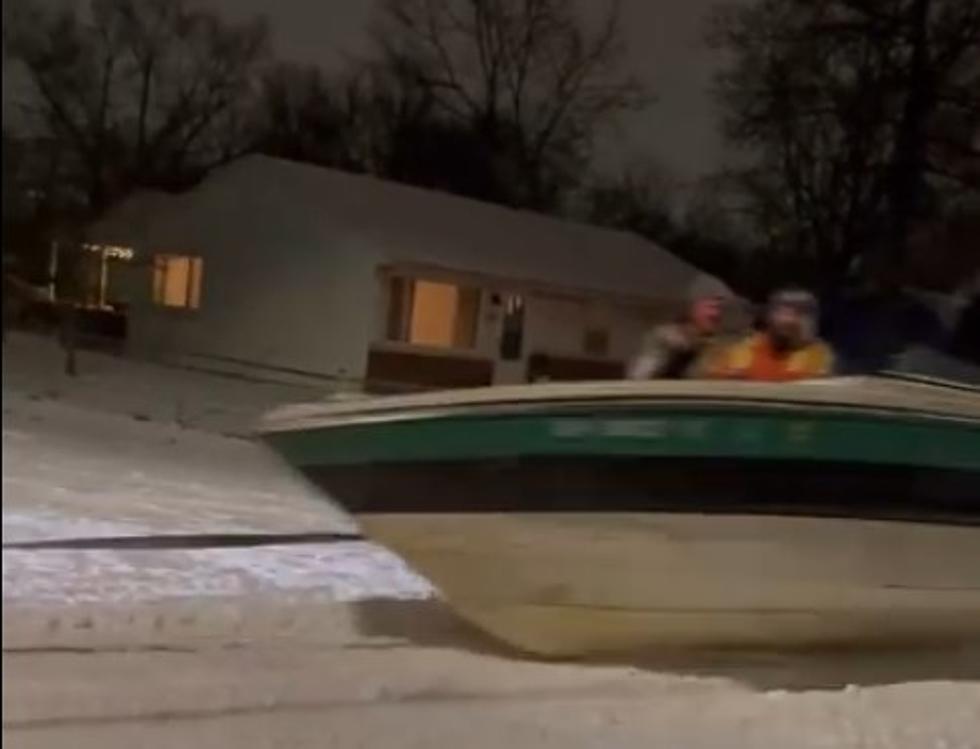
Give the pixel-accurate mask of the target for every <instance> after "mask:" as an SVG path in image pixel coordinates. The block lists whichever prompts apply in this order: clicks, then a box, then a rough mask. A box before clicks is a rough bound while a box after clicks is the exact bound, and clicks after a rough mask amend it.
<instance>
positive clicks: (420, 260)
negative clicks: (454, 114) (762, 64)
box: [100, 155, 731, 301]
mask: <svg viewBox="0 0 980 749" xmlns="http://www.w3.org/2000/svg"><path fill="white" fill-rule="evenodd" d="M161 201H169V203H168V204H167V206H165V207H166V211H165V213H166V214H167V215H168V218H167V219H166V220H164V218H163V217H162V216H161V217H160V219H159V220H160V221H161V222H162V223H167V224H169V225H170V226H175V225H178V226H179V225H180V224H181V223H182V222H181V221H179V220H177V219H178V218H179V211H180V210H181V206H187V205H189V204H191V203H194V202H195V201H196V202H197V203H198V204H199V205H198V210H201V209H200V205H202V204H207V205H208V206H211V207H210V208H207V209H205V210H210V211H212V212H215V211H220V212H221V213H222V214H223V215H221V216H215V219H214V221H215V223H218V224H220V223H221V222H222V221H224V220H226V217H227V215H229V214H230V213H231V212H233V211H234V210H235V208H234V207H233V206H232V205H229V204H230V203H235V202H236V201H237V204H238V206H239V210H240V212H241V214H242V215H243V216H245V218H243V219H242V220H246V221H247V220H250V219H249V218H247V216H249V215H252V214H255V213H256V210H255V209H256V207H260V208H259V210H258V213H260V214H261V215H260V216H259V217H258V220H260V221H261V222H262V223H263V224H265V225H269V223H270V222H272V224H273V225H279V226H289V227H290V228H291V229H295V227H297V226H304V227H312V230H313V231H317V230H318V227H322V228H321V236H323V237H327V236H333V237H335V236H336V235H337V231H338V228H339V229H340V231H341V232H342V233H343V234H344V235H345V236H347V237H348V238H349V239H351V240H352V241H350V242H347V243H346V244H347V245H348V247H353V248H354V251H356V252H358V253H361V254H368V255H370V256H371V260H372V262H376V263H378V264H391V265H397V264H406V265H414V266H433V267H438V268H443V269H447V270H452V271H456V272H465V273H472V274H477V275H482V276H489V277H495V278H503V279H508V280H516V281H521V282H525V283H539V284H542V285H545V286H547V287H550V288H556V289H565V290H577V291H591V292H599V293H611V294H616V295H620V296H629V297H632V298H637V299H649V300H657V301H665V300H679V299H683V298H686V297H687V296H689V295H690V294H693V293H700V292H719V293H725V294H730V293H731V292H730V291H729V290H728V288H727V287H726V286H725V285H724V284H723V283H722V282H721V281H719V280H717V279H715V278H714V277H712V276H709V275H707V274H705V273H703V272H701V271H700V270H699V269H697V268H695V267H694V266H692V265H690V264H688V263H686V262H684V261H683V260H681V259H680V258H678V257H676V256H674V255H672V254H671V253H670V252H668V251H666V250H665V249H664V248H662V247H660V246H659V245H657V244H654V243H653V242H650V241H648V240H645V239H643V238H641V237H639V236H637V235H635V234H631V233H629V232H623V231H614V230H610V229H603V228H599V227H595V226H590V225H587V224H582V223H577V222H573V221H567V220H562V219H558V218H554V217H551V216H546V215H543V214H539V213H533V212H530V211H523V210H515V209H511V208H507V207H503V206H498V205H493V204H490V203H484V202H480V201H477V200H472V199H469V198H463V197H459V196H456V195H451V194H448V193H443V192H437V191H433V190H426V189H422V188H418V187H412V186H409V185H404V184H400V183H396V182H390V181H385V180H382V179H378V178H376V177H370V176H365V175H358V174H351V173H349V172H343V171H340V170H336V169H328V168H324V167H319V166H314V165H310V164H303V163H298V162H293V161H286V160H283V159H276V158H272V157H268V156H261V155H250V156H245V157H242V158H240V159H238V160H236V161H234V162H232V163H231V164H228V165H227V166H224V167H222V168H220V169H217V170H215V171H214V172H213V173H212V174H211V175H210V176H209V177H208V178H207V179H206V180H205V181H204V182H203V183H202V184H201V185H199V186H198V187H196V188H194V189H193V190H191V191H190V192H188V193H184V194H182V195H180V196H175V197H169V196H162V197H161V196H160V195H159V194H156V195H154V194H148V193H144V194H142V195H136V196H134V197H133V198H131V199H130V201H127V202H126V203H124V204H123V205H121V206H120V208H119V209H118V212H117V214H116V215H113V216H112V217H110V218H109V219H108V220H107V221H105V222H103V226H104V227H107V228H108V227H111V228H112V229H111V234H112V236H111V237H106V239H107V240H110V239H111V240H113V241H121V240H119V238H118V236H117V235H118V233H119V232H120V231H123V232H125V231H130V229H129V227H140V228H142V225H141V224H140V219H139V218H138V217H139V216H142V215H145V212H146V211H154V212H157V213H160V209H161V207H162V206H161ZM104 233H105V230H100V234H104ZM359 240H363V241H359ZM318 250H319V248H318Z"/></svg>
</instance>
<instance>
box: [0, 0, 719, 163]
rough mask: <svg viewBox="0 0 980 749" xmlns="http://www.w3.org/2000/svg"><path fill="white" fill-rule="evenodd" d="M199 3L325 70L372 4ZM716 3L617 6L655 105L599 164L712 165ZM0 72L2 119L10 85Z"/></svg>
mask: <svg viewBox="0 0 980 749" xmlns="http://www.w3.org/2000/svg"><path fill="white" fill-rule="evenodd" d="M13 1H16V0H13ZM49 1H50V2H58V0H49ZM199 1H200V2H202V3H204V4H206V5H210V6H212V7H214V8H216V9H220V10H221V12H222V13H223V14H225V15H226V16H227V17H229V18H240V17H244V16H248V15H253V14H258V13H261V14H264V15H266V16H267V17H268V18H269V20H270V21H271V23H272V26H273V29H274V33H275V44H276V50H277V53H278V55H279V56H280V57H282V58H292V59H296V60H299V61H304V62H315V63H318V64H321V65H323V66H325V67H332V66H338V65H340V64H342V61H343V59H344V56H345V54H352V55H357V54H358V53H361V52H363V51H364V50H365V47H366V30H365V27H366V25H367V22H368V20H369V19H370V18H371V14H372V11H373V7H374V0H274V1H273V0H199ZM582 1H583V2H587V3H589V4H591V3H593V2H596V1H597V0H582ZM717 2H718V0H621V3H622V12H623V28H624V32H625V34H626V38H627V42H628V44H629V64H630V66H631V68H632V69H633V71H634V72H635V74H636V75H638V76H639V77H640V78H641V79H642V80H643V81H644V82H645V83H646V84H647V85H648V86H649V87H650V89H651V91H652V92H653V93H654V94H655V95H656V97H657V102H656V103H655V104H654V105H653V106H652V107H651V108H650V109H649V110H648V111H647V112H645V113H642V114H639V115H635V116H632V117H631V119H629V120H628V121H626V122H624V124H623V126H622V127H620V128H617V129H616V131H614V132H612V133H610V134H609V137H608V143H607V144H606V145H605V146H604V147H603V149H602V154H603V155H604V158H605V161H606V162H608V163H610V164H615V163H618V162H619V161H620V160H622V159H623V158H628V159H630V160H635V159H636V158H637V157H640V158H645V159H651V160H652V161H654V162H655V163H656V164H658V165H660V166H661V167H664V168H665V169H667V170H668V172H669V173H670V174H672V175H673V176H674V177H676V178H677V179H679V180H681V181H688V180H693V179H696V178H697V177H698V176H699V175H702V174H704V173H706V172H709V171H711V170H713V169H715V168H717V167H718V166H719V164H720V162H721V160H722V146H721V142H720V137H719V135H718V129H717V123H718V118H717V116H716V113H715V110H714V106H713V102H712V98H711V96H710V92H709V88H710V85H711V79H712V72H713V70H714V68H715V65H716V63H717V58H715V57H714V56H713V55H712V54H711V53H710V52H709V51H708V50H707V49H706V48H705V45H704V43H703V41H702V29H703V17H704V15H705V13H706V12H707V11H708V10H709V9H710V8H711V7H712V6H713V5H715V4H716V3H717ZM5 67H6V66H5ZM4 72H5V75H4V89H5V90H4V97H3V99H4V119H5V120H6V119H7V115H8V103H9V101H8V100H9V98H10V91H8V90H7V89H8V84H9V83H11V81H10V79H9V76H8V75H7V74H6V72H7V71H6V70H5V71H4ZM13 88H14V87H11V89H12V90H13Z"/></svg>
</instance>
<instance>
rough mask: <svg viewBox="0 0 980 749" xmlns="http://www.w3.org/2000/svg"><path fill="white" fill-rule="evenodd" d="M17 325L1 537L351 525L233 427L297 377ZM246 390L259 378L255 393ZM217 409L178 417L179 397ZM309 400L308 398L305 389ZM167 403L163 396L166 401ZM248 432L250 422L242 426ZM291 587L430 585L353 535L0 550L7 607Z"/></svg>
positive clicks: (345, 591) (6, 373) (378, 591)
mask: <svg viewBox="0 0 980 749" xmlns="http://www.w3.org/2000/svg"><path fill="white" fill-rule="evenodd" d="M82 356H83V359H82V370H81V372H82V373H81V376H80V377H79V378H77V379H71V378H66V377H64V376H63V375H62V374H61V370H60V361H59V358H58V352H57V350H56V347H54V346H53V344H51V343H50V342H48V341H43V340H33V339H31V338H30V337H29V336H15V337H14V339H13V341H11V342H8V346H7V347H6V348H5V350H4V357H3V542H4V545H5V547H6V546H7V545H8V544H12V543H18V542H25V541H40V540H53V539H78V538H112V537H120V536H159V535H168V534H236V533H262V534H302V533H317V532H341V533H345V532H346V533H350V532H352V531H355V530H356V528H355V526H354V524H353V521H351V520H350V519H349V518H348V517H347V516H345V515H344V514H343V513H342V512H341V511H340V510H338V509H337V508H335V507H334V506H333V505H331V504H330V503H329V502H327V501H325V498H324V497H322V496H321V495H319V494H318V492H316V491H314V490H313V489H312V488H311V487H309V486H307V485H306V484H305V483H303V482H302V481H301V480H299V479H298V478H296V477H295V476H294V475H292V474H291V473H290V472H289V471H288V469H287V468H286V467H285V466H283V465H282V464H280V463H279V461H278V460H277V459H276V458H275V457H274V456H273V455H271V454H270V453H269V452H267V451H266V450H265V449H264V448H263V447H262V446H261V445H259V444H257V443H255V442H253V441H251V440H247V439H243V438H238V437H229V436H226V434H224V433H223V432H225V431H226V430H227V429H228V427H229V425H230V424H233V423H234V425H235V426H237V427H239V428H243V427H244V426H245V425H246V424H247V419H251V418H254V416H255V415H257V413H258V412H259V411H261V410H262V408H264V407H268V405H273V404H275V403H281V402H285V401H287V400H288V399H289V396H293V397H294V398H295V397H296V395H297V393H296V388H294V387H291V386H283V387H282V389H281V390H278V391H277V390H275V388H276V387H278V386H274V385H270V386H265V385H262V384H256V383H248V382H245V381H240V380H233V379H228V378H224V377H219V376H214V375H204V374H201V373H194V372H185V371H182V370H178V369H170V368H164V367H155V366H153V365H150V364H145V363H138V362H131V361H127V360H124V359H117V358H115V357H109V356H103V355H98V354H88V353H85V354H83V355H82ZM249 388H253V389H254V390H255V393H254V398H253V397H251V393H250V390H249ZM178 396H179V397H181V398H183V403H184V404H185V405H184V406H183V408H184V412H185V413H187V412H188V406H187V405H186V404H188V403H193V404H195V405H194V408H193V409H191V410H193V412H195V413H198V414H204V413H211V414H212V416H213V417H214V418H212V419H210V420H207V419H203V418H202V419H199V420H198V421H197V423H194V422H193V420H190V421H189V422H188V420H183V421H182V422H181V423H178V422H177V421H176V420H175V416H174V413H175V411H174V409H172V408H169V407H167V406H166V404H167V403H168V402H172V401H173V399H174V398H175V397H178ZM307 397H310V395H309V394H307ZM168 399H169V400H168ZM243 431H244V430H243ZM265 591H278V592H283V591H287V592H297V593H303V594H309V595H313V596H316V597H320V598H327V599H331V600H352V599H358V598H369V597H406V596H408V597H416V596H425V595H428V594H429V593H430V589H429V587H428V585H427V584H426V583H425V582H424V581H423V580H421V579H420V578H418V577H417V576H416V575H414V574H413V573H412V572H411V571H409V570H408V569H407V568H406V567H405V566H404V565H403V564H402V563H401V562H400V561H399V560H398V559H396V558H395V557H393V556H392V555H391V554H389V553H388V552H386V551H384V550H382V549H379V548H377V547H375V546H373V545H371V544H368V543H365V542H358V541H346V542H337V543H305V544H288V545H287V544H281V545H268V546H261V547H253V548H213V549H200V548H196V549H174V550H166V551H164V550H133V549H118V548H111V545H108V546H107V548H99V549H84V550H83V549H31V550H24V549H12V548H4V550H3V600H4V602H5V603H55V602H59V601H60V602H66V603H69V602H85V603H95V602H100V601H106V602H113V603H125V602H136V601H148V600H159V599H164V598H170V597H181V598H185V597H188V596H202V595H203V596H236V595H245V594H255V593H262V592H265Z"/></svg>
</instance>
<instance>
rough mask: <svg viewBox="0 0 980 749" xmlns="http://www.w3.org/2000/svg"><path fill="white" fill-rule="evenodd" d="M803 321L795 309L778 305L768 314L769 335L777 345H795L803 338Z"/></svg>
mask: <svg viewBox="0 0 980 749" xmlns="http://www.w3.org/2000/svg"><path fill="white" fill-rule="evenodd" d="M804 327H805V320H804V318H803V315H802V314H801V313H800V311H799V310H797V309H796V308H795V307H791V306H789V305H785V304H780V305H777V306H776V307H774V308H773V309H772V311H771V312H770V313H769V333H770V335H772V337H773V339H774V340H775V341H776V342H777V343H779V344H786V345H790V344H795V343H798V342H799V341H800V339H802V338H803V329H804Z"/></svg>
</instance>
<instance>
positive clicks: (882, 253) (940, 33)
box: [712, 0, 980, 285]
mask: <svg viewBox="0 0 980 749" xmlns="http://www.w3.org/2000/svg"><path fill="white" fill-rule="evenodd" d="M712 40H713V41H714V42H715V43H716V44H717V45H718V46H719V47H721V48H722V49H724V50H725V51H727V52H728V53H730V54H731V55H732V59H733V64H732V65H731V67H730V68H728V69H727V70H726V71H725V72H724V73H723V75H722V76H721V78H720V81H719V83H720V85H719V89H720V95H721V101H722V103H723V105H724V107H725V111H726V115H727V117H726V128H727V133H728V135H729V137H730V139H731V141H732V142H734V143H735V144H737V145H738V146H740V147H742V149H743V150H744V151H745V155H746V156H747V157H748V160H749V161H750V162H751V166H750V167H749V168H747V169H744V170H741V171H740V172H738V173H737V174H736V175H735V177H736V179H737V181H738V182H739V184H740V186H741V188H742V190H743V192H745V193H746V194H748V195H749V196H750V197H751V200H750V206H751V208H752V210H753V212H754V217H755V220H756V222H757V224H758V225H759V227H760V229H761V230H762V233H763V234H764V235H766V236H767V237H768V240H769V244H770V247H771V248H772V249H775V248H780V249H781V250H782V251H783V252H788V253H791V254H793V255H794V256H795V257H796V258H797V259H798V261H799V263H800V264H801V266H802V267H805V268H807V269H808V272H809V274H810V275H811V277H813V278H815V279H818V280H822V281H823V282H824V283H825V284H829V285H835V284H839V282H841V281H842V280H843V279H844V278H845V277H846V276H847V275H848V273H849V272H851V271H853V270H854V269H855V268H859V269H862V270H863V272H864V273H866V274H868V273H870V274H872V275H876V274H878V273H879V271H876V270H873V269H872V266H874V267H876V268H878V269H879V270H880V269H882V268H888V267H891V268H894V267H896V266H897V265H899V264H901V263H902V262H903V258H904V255H905V247H906V245H907V242H908V237H909V235H910V232H911V229H912V227H913V226H914V224H915V222H917V221H919V220H922V219H928V218H929V216H930V215H934V213H935V211H936V210H937V201H939V202H941V201H942V200H943V199H945V196H946V194H947V193H949V192H950V191H952V193H954V194H956V193H959V192H961V191H962V190H964V189H968V185H967V182H966V180H965V179H964V173H963V172H962V171H961V170H959V169H958V168H950V166H949V164H948V162H945V163H944V161H943V158H942V153H945V154H947V155H948V153H949V149H954V150H956V151H957V153H958V154H959V155H960V156H962V155H963V154H967V153H969V152H971V151H972V150H973V149H974V148H975V147H974V146H972V145H970V144H969V139H968V138H967V139H966V140H964V138H963V137H962V135H963V133H962V131H956V132H954V131H955V128H951V127H950V126H948V125H943V123H944V122H952V121H955V122H960V123H962V122H964V121H965V122H967V123H969V122H974V123H975V122H976V117H977V114H978V113H980V96H978V93H977V92H978V91H980V88H976V87H975V84H976V83H977V82H978V81H980V79H978V75H980V3H977V2H976V0H894V2H879V1H877V0H820V1H819V2H810V1H809V0H760V2H757V3H755V4H754V5H751V6H741V7H728V8H725V9H723V10H722V11H721V12H720V13H719V14H717V15H716V16H715V17H714V18H713V28H712ZM969 127H970V126H969V125H968V126H967V130H969ZM944 141H945V145H943V142H944ZM940 147H941V148H940ZM941 149H945V150H941ZM958 159H959V156H958V157H957V163H959V161H958Z"/></svg>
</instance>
